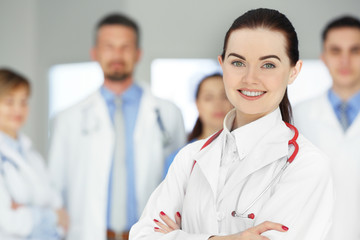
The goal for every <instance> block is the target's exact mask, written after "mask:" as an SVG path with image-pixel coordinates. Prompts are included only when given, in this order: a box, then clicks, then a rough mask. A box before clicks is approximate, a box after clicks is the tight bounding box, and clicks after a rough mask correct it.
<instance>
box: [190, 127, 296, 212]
mask: <svg viewBox="0 0 360 240" xmlns="http://www.w3.org/2000/svg"><path fill="white" fill-rule="evenodd" d="M285 124H286V126H287V127H288V128H290V129H291V130H292V131H294V136H293V137H292V139H290V140H289V142H288V144H289V146H290V145H293V146H294V151H293V153H292V154H291V156H290V157H289V158H288V159H287V161H286V163H285V165H284V167H282V169H281V170H280V172H279V173H278V175H277V176H276V177H275V178H274V179H273V180H272V181H271V182H270V183H269V185H268V186H267V187H266V188H265V190H264V191H263V192H262V193H261V194H260V195H259V196H258V197H257V198H256V199H255V200H254V201H253V202H252V203H251V204H250V205H249V207H248V208H247V209H246V210H245V211H244V213H241V214H239V213H237V211H233V212H232V213H231V215H232V216H233V217H243V218H250V219H254V218H255V214H254V213H250V214H248V215H245V212H247V211H248V210H249V209H250V208H251V207H252V206H253V205H254V204H255V203H256V202H257V200H259V199H260V198H261V196H262V195H263V194H264V193H265V192H266V191H267V190H268V189H270V187H271V186H272V185H273V184H274V183H275V180H276V179H277V178H278V177H280V176H281V174H282V173H283V172H284V171H285V169H286V168H287V166H288V165H289V164H290V163H292V162H293V161H294V159H295V157H296V155H297V154H298V152H299V145H298V144H297V142H296V140H297V138H298V137H299V131H298V130H297V128H296V127H295V126H293V125H291V124H290V123H287V122H285ZM221 132H222V129H221V130H220V131H218V132H217V133H215V134H214V135H212V136H211V137H210V138H209V139H208V140H207V141H206V142H205V144H204V145H203V146H202V147H201V149H200V151H201V150H202V149H204V148H205V147H207V146H208V145H209V144H210V143H211V142H212V141H214V139H215V138H217V137H218V136H219V135H220V133H221ZM195 164H196V160H194V163H193V166H192V168H191V172H190V174H191V173H192V171H193V169H194V166H195ZM238 200H239V199H238Z"/></svg>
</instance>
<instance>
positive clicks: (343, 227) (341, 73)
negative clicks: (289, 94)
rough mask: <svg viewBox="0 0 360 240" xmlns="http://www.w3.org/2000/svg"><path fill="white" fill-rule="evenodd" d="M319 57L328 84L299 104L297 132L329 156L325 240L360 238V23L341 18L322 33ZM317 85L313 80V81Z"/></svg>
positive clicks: (297, 109)
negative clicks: (330, 195) (330, 191)
mask: <svg viewBox="0 0 360 240" xmlns="http://www.w3.org/2000/svg"><path fill="white" fill-rule="evenodd" d="M322 41H323V50H322V51H323V52H322V55H321V59H322V60H323V62H324V63H325V65H326V66H327V68H328V69H329V72H330V74H331V77H332V80H333V84H332V87H331V88H330V89H329V90H328V91H326V92H325V93H324V94H323V95H322V96H320V97H317V98H315V99H311V100H308V101H305V102H303V103H301V104H299V105H298V106H297V107H296V108H295V109H294V120H295V124H296V126H297V127H298V128H299V130H300V131H301V132H302V133H303V134H304V135H305V136H306V137H307V138H308V139H309V140H310V141H312V142H313V143H314V144H315V145H316V146H318V147H319V148H320V149H321V150H323V151H324V152H325V153H327V154H328V155H329V157H330V158H331V164H332V170H333V175H334V185H335V192H336V203H335V209H334V216H333V224H332V227H331V230H330V233H329V235H328V236H329V237H328V238H327V239H330V240H331V239H334V240H335V239H360V228H359V223H360V147H359V146H360V117H359V110H360V21H359V19H356V18H354V17H350V16H344V17H340V18H338V19H335V20H334V21H332V22H330V23H329V24H328V25H327V26H326V28H325V30H324V31H323V35H322ZM314 84H316V83H314Z"/></svg>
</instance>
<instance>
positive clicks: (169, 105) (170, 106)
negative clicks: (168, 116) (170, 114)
mask: <svg viewBox="0 0 360 240" xmlns="http://www.w3.org/2000/svg"><path fill="white" fill-rule="evenodd" d="M136 85H137V86H139V87H140V88H141V89H142V91H143V96H142V98H143V101H142V102H143V103H144V104H151V102H152V103H153V104H154V107H156V108H159V110H160V111H180V110H179V108H178V107H177V106H176V105H175V104H174V103H173V102H171V101H169V100H166V99H163V98H160V97H157V96H155V95H154V94H153V93H152V92H151V90H150V88H149V86H148V84H146V83H144V82H136Z"/></svg>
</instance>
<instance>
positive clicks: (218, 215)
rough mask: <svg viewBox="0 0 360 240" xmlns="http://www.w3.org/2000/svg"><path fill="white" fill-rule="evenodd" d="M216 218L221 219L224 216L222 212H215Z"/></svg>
mask: <svg viewBox="0 0 360 240" xmlns="http://www.w3.org/2000/svg"><path fill="white" fill-rule="evenodd" d="M216 215H217V220H218V221H222V220H223V219H224V218H225V214H224V212H217V214H216Z"/></svg>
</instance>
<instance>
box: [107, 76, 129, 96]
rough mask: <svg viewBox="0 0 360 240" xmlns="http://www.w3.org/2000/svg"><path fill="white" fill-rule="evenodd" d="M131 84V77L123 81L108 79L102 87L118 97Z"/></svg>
mask: <svg viewBox="0 0 360 240" xmlns="http://www.w3.org/2000/svg"><path fill="white" fill-rule="evenodd" d="M132 83H133V79H132V77H129V78H127V79H124V80H123V81H112V80H109V79H106V78H105V80H104V86H105V87H106V88H107V89H109V90H110V91H112V92H113V93H115V94H116V95H120V94H122V93H123V92H125V91H126V90H127V89H128V88H129V87H130V86H131V84H132Z"/></svg>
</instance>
